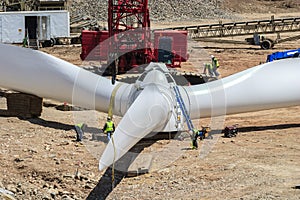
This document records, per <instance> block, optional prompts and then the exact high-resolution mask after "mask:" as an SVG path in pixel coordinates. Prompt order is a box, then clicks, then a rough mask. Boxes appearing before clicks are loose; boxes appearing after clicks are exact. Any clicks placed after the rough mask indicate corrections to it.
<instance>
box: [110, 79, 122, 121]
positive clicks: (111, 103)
mask: <svg viewBox="0 0 300 200" xmlns="http://www.w3.org/2000/svg"><path fill="white" fill-rule="evenodd" d="M121 85H122V83H119V84H118V85H117V86H116V87H115V88H114V89H113V91H112V93H111V96H110V101H109V107H108V117H110V118H111V119H112V117H113V110H114V106H115V97H116V94H117V91H118V89H119V88H120V87H121Z"/></svg>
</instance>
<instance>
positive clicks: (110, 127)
mask: <svg viewBox="0 0 300 200" xmlns="http://www.w3.org/2000/svg"><path fill="white" fill-rule="evenodd" d="M103 132H104V133H105V134H106V135H107V139H108V141H109V140H110V138H111V136H112V135H113V133H114V132H115V124H114V122H113V121H112V120H111V118H110V117H107V121H106V123H105V124H104V127H103Z"/></svg>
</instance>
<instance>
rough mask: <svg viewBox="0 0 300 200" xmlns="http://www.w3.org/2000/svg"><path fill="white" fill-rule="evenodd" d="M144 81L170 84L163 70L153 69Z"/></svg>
mask: <svg viewBox="0 0 300 200" xmlns="http://www.w3.org/2000/svg"><path fill="white" fill-rule="evenodd" d="M143 83H145V84H147V83H157V84H163V85H165V84H168V80H167V78H166V76H165V74H164V73H163V72H161V71H159V70H152V71H150V72H149V73H148V74H147V75H146V77H145V79H144V81H143Z"/></svg>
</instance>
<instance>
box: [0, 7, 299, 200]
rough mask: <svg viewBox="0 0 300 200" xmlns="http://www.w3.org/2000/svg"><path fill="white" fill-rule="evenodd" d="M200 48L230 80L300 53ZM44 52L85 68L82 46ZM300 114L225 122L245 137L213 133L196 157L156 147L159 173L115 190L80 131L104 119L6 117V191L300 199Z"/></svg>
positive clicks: (173, 144)
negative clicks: (85, 122) (272, 57)
mask: <svg viewBox="0 0 300 200" xmlns="http://www.w3.org/2000/svg"><path fill="white" fill-rule="evenodd" d="M232 2H233V1H232ZM249 2H250V1H249ZM279 2H281V1H279ZM295 2H296V1H295ZM264 3H266V2H264ZM292 11H294V10H292ZM283 15H285V14H284V13H283ZM288 15H290V13H289V14H288ZM264 16H265V18H269V15H267V14H265V15H264ZM262 19H264V18H262ZM197 45H198V46H199V47H201V52H205V53H204V54H203V55H204V56H209V55H210V54H214V55H215V56H216V57H217V58H219V61H220V66H221V67H220V69H219V72H220V73H221V75H222V77H226V76H228V75H230V74H234V73H236V72H239V71H242V70H244V69H247V68H250V67H253V66H256V65H258V64H259V63H261V62H264V61H265V59H266V56H267V55H268V54H270V53H272V52H275V51H281V50H286V49H296V48H299V41H293V42H287V43H282V44H280V45H279V44H278V45H276V46H275V48H274V49H271V50H261V49H260V47H258V46H248V45H228V44H213V43H197ZM41 50H42V51H45V52H48V53H50V54H52V55H54V56H57V57H60V58H62V59H64V60H67V61H69V62H72V63H74V64H76V65H81V64H82V61H81V60H80V58H79V54H80V51H81V49H80V47H79V46H56V47H53V48H45V49H41ZM190 67H191V66H190V65H186V68H185V69H184V70H189V69H190ZM193 70H198V71H201V70H202V68H201V67H198V66H195V67H193ZM283 78H284V77H283ZM291 87H296V86H294V85H291ZM257 98H259V97H257ZM44 102H51V103H53V104H56V105H58V104H62V102H55V101H53V100H48V99H44ZM5 108H6V100H5V98H0V109H5ZM299 112H300V106H297V107H290V108H281V109H273V110H267V111H260V112H252V113H244V114H237V115H230V116H226V117H225V118H224V121H221V123H220V125H219V127H220V128H224V127H225V126H227V125H233V124H239V130H240V132H239V134H238V136H237V137H235V138H223V137H222V133H220V131H217V130H214V131H215V133H216V134H214V135H213V139H212V140H204V141H201V142H200V143H199V144H200V148H199V149H198V150H189V147H190V141H189V140H184V141H179V140H172V141H169V140H160V141H157V142H155V143H154V144H152V145H151V146H149V147H147V148H145V150H144V151H145V152H146V153H147V152H148V153H149V152H150V154H151V155H154V154H161V155H162V156H161V158H158V159H157V160H154V162H153V167H152V168H153V169H152V171H151V172H150V173H149V174H145V175H140V176H137V177H132V178H123V177H119V176H118V175H116V177H115V178H116V182H115V187H114V189H113V190H112V185H111V176H110V173H111V171H110V170H106V171H101V172H100V171H98V159H99V157H98V154H99V152H91V151H93V150H92V148H90V147H88V145H87V144H86V143H85V142H83V143H78V142H76V141H75V135H76V134H75V131H74V126H73V125H74V123H75V121H76V115H77V114H79V115H80V114H82V115H83V116H93V119H94V120H95V122H93V125H91V126H89V128H88V130H87V132H88V133H92V132H100V128H102V126H103V124H104V122H105V118H106V114H105V113H99V112H96V111H87V110H85V111H68V112H66V111H59V110H56V109H55V107H53V106H47V107H46V106H44V107H43V112H42V116H41V117H39V118H35V119H27V120H21V119H19V118H16V117H0V160H1V162H0V188H3V189H7V190H9V191H11V192H13V193H15V195H16V199H45V200H47V199H65V200H67V199H105V198H106V199H240V200H241V199H243V200H254V199H280V200H281V199H289V200H296V199H300V190H299V189H295V188H294V187H295V186H296V185H300V159H299V157H300V137H299V132H300V115H299ZM196 123H197V124H198V123H199V124H198V125H204V126H206V125H211V123H212V122H211V119H201V120H196ZM164 150H165V151H164ZM95 155H96V156H95ZM2 198H4V197H2ZM0 199H1V196H0Z"/></svg>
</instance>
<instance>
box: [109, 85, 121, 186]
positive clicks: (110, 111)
mask: <svg viewBox="0 0 300 200" xmlns="http://www.w3.org/2000/svg"><path fill="white" fill-rule="evenodd" d="M121 85H122V83H119V84H118V85H117V86H116V87H115V88H114V89H113V91H112V93H111V96H110V101H109V107H108V117H110V118H111V119H113V110H114V106H115V97H116V94H117V91H118V89H119V88H120V87H121ZM111 142H112V145H113V148H114V158H113V164H112V169H111V185H112V189H114V187H115V160H116V147H115V142H114V137H113V136H112V137H111Z"/></svg>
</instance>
